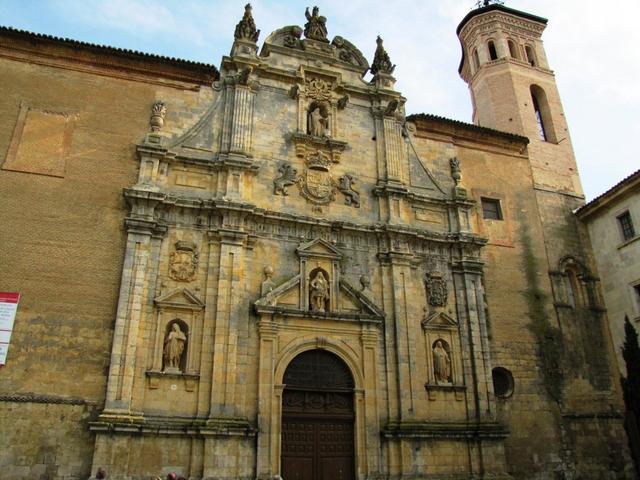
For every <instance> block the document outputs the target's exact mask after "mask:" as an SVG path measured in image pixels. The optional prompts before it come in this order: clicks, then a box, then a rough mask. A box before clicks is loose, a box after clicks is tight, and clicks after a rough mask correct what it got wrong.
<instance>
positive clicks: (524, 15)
mask: <svg viewBox="0 0 640 480" xmlns="http://www.w3.org/2000/svg"><path fill="white" fill-rule="evenodd" d="M493 11H500V12H504V13H509V14H511V15H515V16H517V17H521V18H525V19H527V20H532V21H534V22H539V23H542V24H544V25H546V24H547V22H548V20H547V19H546V18H543V17H538V16H537V15H533V14H531V13H527V12H521V11H520V10H516V9H514V8H509V7H505V6H504V5H501V4H499V3H493V4H491V5H487V6H486V7H481V8H476V9H475V10H472V11H470V12H469V13H467V14H466V15H465V17H464V18H463V19H462V21H461V22H460V24H459V25H458V28H456V35H458V36H460V32H461V31H462V29H463V28H464V26H465V25H466V24H467V23H469V21H470V20H471V19H472V18H474V17H477V16H478V15H482V14H483V13H488V12H493ZM463 65H464V47H463V49H462V58H461V59H460V66H459V67H458V72H462V66H463Z"/></svg>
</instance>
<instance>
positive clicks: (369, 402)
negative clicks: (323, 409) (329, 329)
mask: <svg viewBox="0 0 640 480" xmlns="http://www.w3.org/2000/svg"><path fill="white" fill-rule="evenodd" d="M361 339H362V350H363V369H362V371H363V372H364V392H362V394H360V393H358V392H356V396H355V401H356V406H357V407H356V412H363V413H364V414H363V415H361V416H362V421H363V422H364V426H363V428H358V429H357V431H358V432H361V431H362V432H365V438H364V439H362V441H361V442H358V443H359V445H361V447H360V448H361V449H362V450H363V452H358V455H359V457H360V458H361V459H362V460H363V462H362V464H359V465H358V467H359V472H358V475H359V476H366V477H377V476H380V475H381V473H382V472H381V471H380V453H381V452H380V412H379V411H378V410H379V407H378V402H379V401H380V399H379V398H378V386H379V384H378V382H379V380H378V379H379V376H380V375H381V374H382V372H379V371H378V370H379V363H378V341H379V338H378V330H377V327H374V326H372V325H363V327H362V333H361ZM356 420H357V421H360V419H356Z"/></svg>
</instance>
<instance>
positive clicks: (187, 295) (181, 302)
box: [153, 288, 205, 310]
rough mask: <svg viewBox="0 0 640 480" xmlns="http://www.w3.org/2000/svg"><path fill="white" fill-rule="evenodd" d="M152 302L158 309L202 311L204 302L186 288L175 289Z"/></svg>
mask: <svg viewBox="0 0 640 480" xmlns="http://www.w3.org/2000/svg"><path fill="white" fill-rule="evenodd" d="M153 302H154V303H155V304H156V305H157V306H158V307H159V308H177V309H184V310H202V309H203V308H204V306H205V304H204V302H203V301H202V300H201V299H200V298H199V297H198V296H197V295H196V294H195V293H193V292H192V291H191V290H189V289H188V288H177V289H175V290H171V291H170V292H168V293H165V294H164V295H160V296H158V297H156V298H155V299H154V300H153Z"/></svg>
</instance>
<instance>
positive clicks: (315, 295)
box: [309, 271, 329, 312]
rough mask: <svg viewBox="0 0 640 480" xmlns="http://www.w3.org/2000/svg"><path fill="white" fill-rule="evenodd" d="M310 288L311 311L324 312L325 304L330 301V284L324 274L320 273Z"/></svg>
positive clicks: (312, 281)
mask: <svg viewBox="0 0 640 480" xmlns="http://www.w3.org/2000/svg"><path fill="white" fill-rule="evenodd" d="M309 286H310V287H311V311H312V312H324V311H325V304H326V302H327V300H329V282H328V281H327V279H326V278H325V276H324V273H322V272H321V271H319V272H318V273H317V274H316V276H315V277H314V278H313V280H311V282H310V284H309Z"/></svg>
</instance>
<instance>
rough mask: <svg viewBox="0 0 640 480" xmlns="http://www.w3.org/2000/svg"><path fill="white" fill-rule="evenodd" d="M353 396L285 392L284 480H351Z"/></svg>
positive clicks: (332, 393) (349, 393)
mask: <svg viewBox="0 0 640 480" xmlns="http://www.w3.org/2000/svg"><path fill="white" fill-rule="evenodd" d="M353 420H354V415H353V393H351V392H326V391H325V392H322V391H308V390H292V389H285V390H284V394H283V401H282V437H281V438H282V469H281V471H282V477H283V479H284V480H353V479H354V478H355V476H354V432H353Z"/></svg>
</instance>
